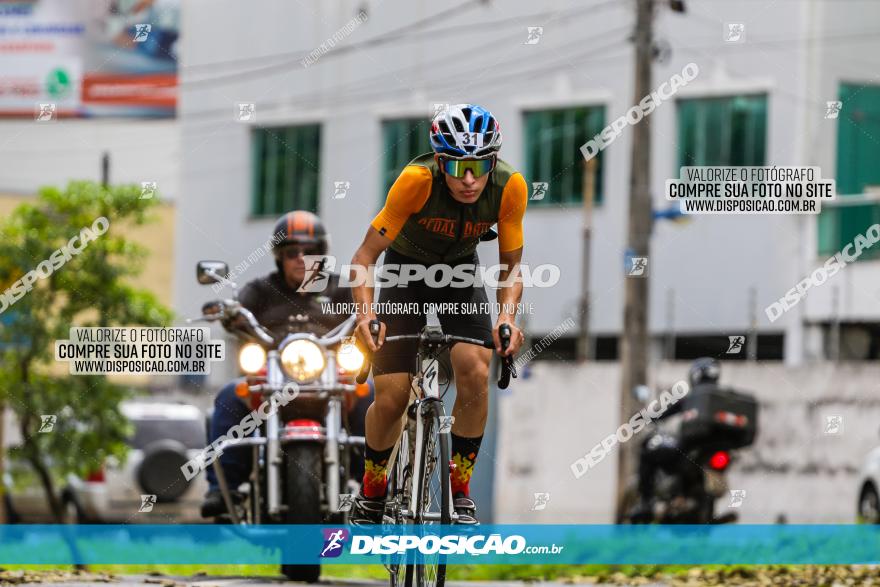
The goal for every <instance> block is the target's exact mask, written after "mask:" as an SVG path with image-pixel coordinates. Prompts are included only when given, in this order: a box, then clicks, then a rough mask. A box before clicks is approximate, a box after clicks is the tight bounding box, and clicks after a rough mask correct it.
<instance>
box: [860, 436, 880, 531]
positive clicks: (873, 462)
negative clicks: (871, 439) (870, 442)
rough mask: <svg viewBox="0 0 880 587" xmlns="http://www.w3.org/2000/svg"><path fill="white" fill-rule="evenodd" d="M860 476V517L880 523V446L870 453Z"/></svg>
mask: <svg viewBox="0 0 880 587" xmlns="http://www.w3.org/2000/svg"><path fill="white" fill-rule="evenodd" d="M859 478H860V481H859V505H858V517H859V518H860V520H861V521H863V522H866V523H868V524H880V447H877V448H875V449H874V450H872V451H871V452H869V453H868V456H867V457H866V458H865V464H864V465H863V466H862V473H861V476H860V477H859Z"/></svg>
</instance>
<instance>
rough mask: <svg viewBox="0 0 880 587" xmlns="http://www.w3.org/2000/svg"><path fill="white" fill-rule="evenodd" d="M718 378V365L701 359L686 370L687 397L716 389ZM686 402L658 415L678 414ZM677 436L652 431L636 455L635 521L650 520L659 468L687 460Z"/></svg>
mask: <svg viewBox="0 0 880 587" xmlns="http://www.w3.org/2000/svg"><path fill="white" fill-rule="evenodd" d="M720 377H721V364H720V363H719V362H718V361H717V360H715V359H713V358H711V357H701V358H699V359H697V360H696V361H694V362H693V363H692V364H691V367H690V369H689V370H688V383H689V385H690V388H689V390H688V394H700V393H704V392H706V391H708V390H712V389H714V388H716V387H717V386H718V379H719V378H720ZM684 405H685V402H683V401H678V402H675V403H674V404H672V405H670V406H669V407H668V408H667V409H666V411H665V412H663V414H662V415H661V416H660V419H663V418H668V417H669V416H672V415H674V414H677V413H679V412H680V411H681V410H682V409H683V407H684ZM686 458H687V457H686V456H685V455H684V452H683V450H682V447H681V446H680V441H679V439H678V438H677V437H675V436H673V435H670V434H664V433H663V432H659V431H658V432H655V433H654V434H653V435H652V436H651V437H650V438H648V440H647V441H646V442H645V443H644V445H643V446H642V451H641V452H640V453H639V502H638V504H637V505H636V507H635V509H634V510H633V514H632V519H633V521H634V522H649V521H650V520H651V518H652V512H653V503H652V501H653V499H654V479H655V477H656V473H657V470H658V469H660V468H661V467H671V466H672V465H674V464H675V463H677V462H680V461H681V460H682V459H686Z"/></svg>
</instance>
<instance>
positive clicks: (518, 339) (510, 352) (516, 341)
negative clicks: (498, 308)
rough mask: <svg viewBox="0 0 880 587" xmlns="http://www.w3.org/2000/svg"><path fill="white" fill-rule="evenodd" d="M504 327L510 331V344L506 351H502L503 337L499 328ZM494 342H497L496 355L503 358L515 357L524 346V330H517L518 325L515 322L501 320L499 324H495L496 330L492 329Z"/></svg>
mask: <svg viewBox="0 0 880 587" xmlns="http://www.w3.org/2000/svg"><path fill="white" fill-rule="evenodd" d="M502 325H506V326H507V327H508V328H509V330H510V342H509V343H508V345H507V348H506V349H504V350H502V346H503V345H502V344H501V335H500V333H499V328H501V326H502ZM492 340H493V341H494V342H495V352H496V353H498V354H499V355H501V356H502V357H513V356H514V355H516V353H517V352H518V351H519V348H520V347H521V346H522V343H523V340H525V336H524V335H523V333H522V330H520V329H519V328H517V326H516V324H514V323H513V322H507V321H503V320H499V321H498V323H497V324H495V328H493V329H492Z"/></svg>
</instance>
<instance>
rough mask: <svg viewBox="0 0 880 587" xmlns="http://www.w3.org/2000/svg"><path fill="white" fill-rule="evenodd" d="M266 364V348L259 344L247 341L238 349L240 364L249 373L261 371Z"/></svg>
mask: <svg viewBox="0 0 880 587" xmlns="http://www.w3.org/2000/svg"><path fill="white" fill-rule="evenodd" d="M265 365H266V350H265V349H264V348H263V347H261V346H260V345H258V344H254V343H252V342H249V343H247V344H246V345H244V346H243V347H241V350H240V351H238V366H239V367H241V370H242V371H244V372H245V373H247V374H249V375H253V374H254V373H257V372H259V370H260V369H262V368H263V367H264V366H265Z"/></svg>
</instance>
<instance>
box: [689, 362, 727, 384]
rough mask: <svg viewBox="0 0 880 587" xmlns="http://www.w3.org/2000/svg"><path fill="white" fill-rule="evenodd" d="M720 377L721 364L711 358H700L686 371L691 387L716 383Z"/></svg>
mask: <svg viewBox="0 0 880 587" xmlns="http://www.w3.org/2000/svg"><path fill="white" fill-rule="evenodd" d="M720 377H721V364H720V363H719V362H718V361H716V360H715V359H713V358H711V357H701V358H699V359H697V360H696V361H694V362H693V364H692V365H691V368H690V370H689V371H688V381H689V382H690V384H691V387H693V386H695V385H699V384H701V383H718V379H719V378H720Z"/></svg>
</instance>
